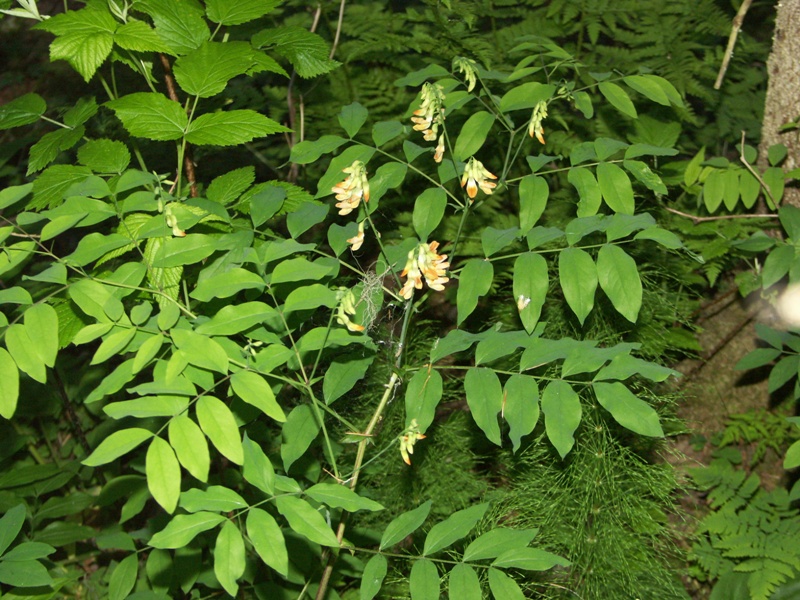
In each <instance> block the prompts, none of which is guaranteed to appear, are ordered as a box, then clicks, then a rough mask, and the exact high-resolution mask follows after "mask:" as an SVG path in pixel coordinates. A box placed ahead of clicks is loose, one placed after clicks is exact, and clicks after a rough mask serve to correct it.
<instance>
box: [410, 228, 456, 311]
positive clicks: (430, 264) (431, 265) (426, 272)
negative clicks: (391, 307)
mask: <svg viewBox="0 0 800 600" xmlns="http://www.w3.org/2000/svg"><path fill="white" fill-rule="evenodd" d="M438 249H439V242H431V243H430V244H424V243H422V244H419V245H418V246H417V247H416V248H414V249H413V250H411V252H409V253H408V260H407V261H406V266H405V269H403V272H402V273H400V276H401V277H406V276H407V277H408V279H406V282H405V284H404V285H403V288H402V289H401V290H400V295H401V296H402V297H403V298H405V299H406V300H410V299H411V297H412V296H413V295H414V290H415V289H417V290H421V289H422V279H423V278H424V279H425V283H427V284H428V287H429V288H431V289H432V290H436V291H437V292H441V291H442V290H444V284H445V283H447V282H448V281H450V279H449V278H448V277H447V276H446V273H447V269H448V268H449V267H450V263H448V262H447V255H446V254H442V255H440V254H438V253H437V252H436V251H437V250H438Z"/></svg>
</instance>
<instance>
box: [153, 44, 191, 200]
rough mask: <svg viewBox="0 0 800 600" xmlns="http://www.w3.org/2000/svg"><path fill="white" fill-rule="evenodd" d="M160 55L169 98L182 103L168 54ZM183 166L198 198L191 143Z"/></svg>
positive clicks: (187, 146)
mask: <svg viewBox="0 0 800 600" xmlns="http://www.w3.org/2000/svg"><path fill="white" fill-rule="evenodd" d="M159 57H161V64H162V65H163V66H164V82H165V83H166V84H167V94H169V99H170V100H173V101H175V102H177V103H179V104H180V99H179V98H178V90H177V88H176V87H175V78H174V77H173V76H172V65H170V64H169V59H168V58H167V57H166V55H164V54H159ZM183 168H184V169H185V170H186V179H188V180H189V189H190V190H191V194H192V198H197V196H198V193H197V181H196V180H195V173H194V161H193V160H192V147H191V146H190V145H189V144H186V150H185V151H184V154H183Z"/></svg>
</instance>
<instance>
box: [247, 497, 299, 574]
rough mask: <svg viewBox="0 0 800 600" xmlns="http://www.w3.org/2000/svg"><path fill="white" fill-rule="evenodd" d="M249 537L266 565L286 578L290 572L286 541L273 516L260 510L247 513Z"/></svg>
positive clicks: (253, 509)
mask: <svg viewBox="0 0 800 600" xmlns="http://www.w3.org/2000/svg"><path fill="white" fill-rule="evenodd" d="M247 535H248V537H249V538H250V541H251V542H252V543H253V547H254V548H255V549H256V553H257V554H258V556H259V557H261V560H263V561H264V564H266V565H268V566H270V567H272V568H273V569H275V570H276V571H277V572H278V573H279V574H281V575H282V576H284V577H286V576H287V573H288V571H289V556H288V554H287V552H286V541H285V540H284V537H283V532H282V531H281V528H280V527H279V526H278V523H277V521H275V519H274V518H273V517H272V515H270V514H269V513H268V512H266V511H263V510H261V509H260V508H251V509H250V510H249V512H248V513H247Z"/></svg>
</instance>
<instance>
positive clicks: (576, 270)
mask: <svg viewBox="0 0 800 600" xmlns="http://www.w3.org/2000/svg"><path fill="white" fill-rule="evenodd" d="M558 278H559V282H560V283H561V289H562V290H563V292H564V298H565V299H566V301H567V304H568V305H569V307H570V308H571V309H572V312H574V313H575V316H577V317H578V320H579V321H580V323H581V325H583V322H584V321H585V320H586V317H587V316H588V315H589V313H590V312H591V311H592V307H594V294H595V290H596V289H597V267H596V266H595V264H594V261H593V260H592V257H591V256H589V254H588V253H587V252H586V251H584V250H581V249H579V248H565V249H564V250H562V251H561V252H560V253H559V255H558Z"/></svg>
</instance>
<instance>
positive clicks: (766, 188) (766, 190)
mask: <svg viewBox="0 0 800 600" xmlns="http://www.w3.org/2000/svg"><path fill="white" fill-rule="evenodd" d="M739 160H740V161H742V164H743V165H744V166H745V167H746V168H747V170H748V171H750V173H752V175H753V177H755V178H756V179H757V180H758V183H759V184H760V185H761V189H762V190H764V193H765V194H766V195H767V197H768V198H769V201H770V202H771V203H772V206H778V205H777V204H776V202H775V198H773V197H772V191H771V190H770V189H769V186H767V184H766V183H765V182H764V180H763V179H761V175H759V173H758V171H756V170H755V169H754V168H753V167H752V165H751V164H750V163H749V162H747V159H746V158H745V157H744V131H742V145H741V149H740V150H739Z"/></svg>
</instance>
